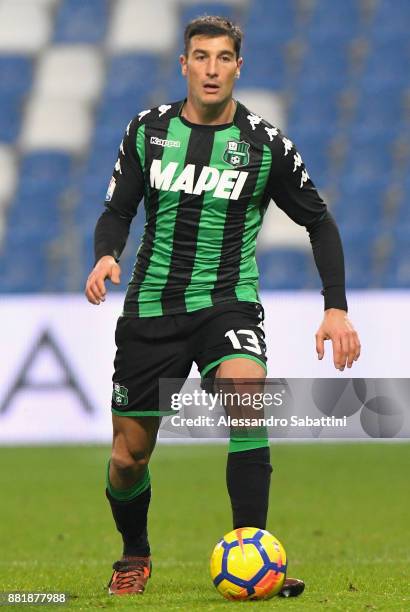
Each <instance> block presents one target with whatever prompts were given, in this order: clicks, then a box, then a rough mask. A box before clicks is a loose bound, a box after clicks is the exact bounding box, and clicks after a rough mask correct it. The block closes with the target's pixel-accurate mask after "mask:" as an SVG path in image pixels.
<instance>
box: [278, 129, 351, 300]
mask: <svg viewBox="0 0 410 612" xmlns="http://www.w3.org/2000/svg"><path fill="white" fill-rule="evenodd" d="M271 153H272V165H271V171H270V175H269V179H268V184H267V189H268V194H267V195H268V196H269V197H270V198H272V199H273V200H274V201H275V203H276V205H277V206H278V207H279V208H280V209H281V210H283V211H284V212H285V213H286V214H287V215H288V217H290V218H291V219H292V220H293V221H295V223H297V224H298V225H303V226H305V227H306V229H307V231H308V233H309V238H310V242H311V245H312V250H313V256H314V259H315V263H316V266H317V269H318V271H319V275H320V277H321V280H322V285H323V290H322V294H323V296H324V305H325V309H328V308H340V309H341V310H346V311H347V301H346V290H345V267H344V256H343V247H342V242H341V239H340V234H339V230H338V228H337V225H336V223H335V221H334V219H333V217H332V215H331V214H330V213H329V211H328V209H327V206H326V204H325V202H324V201H323V200H322V198H321V197H320V195H319V193H318V191H317V189H316V187H315V185H314V184H313V182H312V181H311V179H310V177H309V174H308V171H307V169H306V167H305V164H304V163H303V160H302V157H301V155H300V153H299V152H298V150H297V149H296V147H295V145H294V144H293V142H292V141H291V140H290V139H289V138H286V137H285V136H284V135H283V134H281V133H280V132H279V131H278V134H277V136H276V138H274V140H273V142H272V143H271Z"/></svg>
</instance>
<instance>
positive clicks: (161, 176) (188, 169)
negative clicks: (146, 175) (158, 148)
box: [150, 159, 249, 200]
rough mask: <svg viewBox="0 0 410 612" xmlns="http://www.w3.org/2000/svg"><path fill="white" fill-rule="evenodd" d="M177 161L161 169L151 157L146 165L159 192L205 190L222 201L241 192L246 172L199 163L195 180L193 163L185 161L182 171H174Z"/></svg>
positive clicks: (154, 187) (151, 180) (177, 166)
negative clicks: (150, 160) (150, 162)
mask: <svg viewBox="0 0 410 612" xmlns="http://www.w3.org/2000/svg"><path fill="white" fill-rule="evenodd" d="M179 167H180V164H178V163H177V162H169V163H168V164H167V165H166V166H165V168H163V169H162V168H161V160H160V159H153V160H152V164H151V168H150V184H151V187H152V188H153V189H158V190H161V191H183V192H185V193H192V194H195V195H201V194H202V193H203V192H205V191H212V190H213V196H214V197H215V198H221V199H224V200H237V199H238V198H239V196H240V195H241V192H242V189H243V186H244V185H245V182H246V179H247V177H248V174H249V172H239V170H222V172H221V171H220V170H218V169H217V168H212V167H210V166H203V167H202V170H201V172H200V173H199V176H198V174H197V176H198V180H197V181H195V170H196V167H195V164H187V165H186V166H185V167H184V168H183V170H182V172H180V173H178V168H179Z"/></svg>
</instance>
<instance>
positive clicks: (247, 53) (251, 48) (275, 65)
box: [240, 39, 286, 90]
mask: <svg viewBox="0 0 410 612" xmlns="http://www.w3.org/2000/svg"><path fill="white" fill-rule="evenodd" d="M243 56H244V60H245V61H244V65H243V68H242V70H241V77H240V79H241V80H240V85H241V87H244V88H260V89H272V90H280V89H283V88H284V87H285V84H286V63H285V62H286V55H285V49H284V48H283V46H282V45H281V44H278V43H276V42H275V41H274V40H273V39H271V40H269V41H263V40H258V41H256V42H253V43H249V44H248V45H245V46H244V49H243Z"/></svg>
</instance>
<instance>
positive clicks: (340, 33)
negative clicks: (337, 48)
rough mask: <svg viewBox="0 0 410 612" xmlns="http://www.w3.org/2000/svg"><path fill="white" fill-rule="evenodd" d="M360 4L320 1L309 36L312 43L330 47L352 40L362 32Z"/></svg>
mask: <svg viewBox="0 0 410 612" xmlns="http://www.w3.org/2000/svg"><path fill="white" fill-rule="evenodd" d="M360 19H361V12H360V2H358V0H343V2H327V0H318V2H316V5H315V10H314V13H313V16H312V20H311V22H310V27H308V30H307V34H308V37H309V38H310V40H311V41H312V42H316V43H324V42H326V41H327V42H328V43H329V44H330V45H332V43H334V42H335V41H347V40H351V39H352V38H353V37H354V36H355V35H357V33H358V32H359V31H360Z"/></svg>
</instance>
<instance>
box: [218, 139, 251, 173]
mask: <svg viewBox="0 0 410 612" xmlns="http://www.w3.org/2000/svg"><path fill="white" fill-rule="evenodd" d="M249 146H250V145H249V143H247V142H244V141H243V140H241V141H238V140H228V142H227V144H226V149H225V152H224V154H223V160H224V162H226V163H227V164H229V165H230V166H233V167H234V168H236V167H237V166H247V165H248V164H249Z"/></svg>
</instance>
